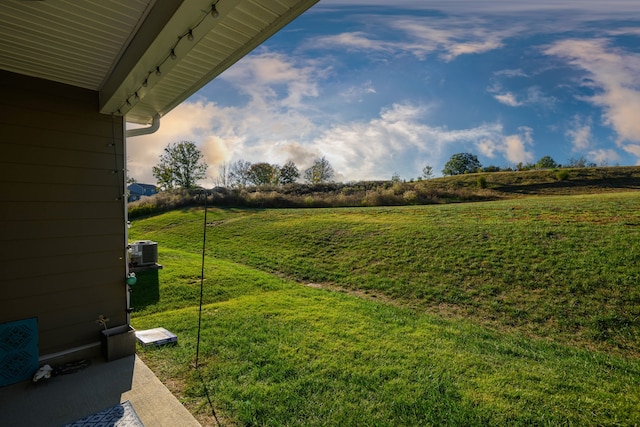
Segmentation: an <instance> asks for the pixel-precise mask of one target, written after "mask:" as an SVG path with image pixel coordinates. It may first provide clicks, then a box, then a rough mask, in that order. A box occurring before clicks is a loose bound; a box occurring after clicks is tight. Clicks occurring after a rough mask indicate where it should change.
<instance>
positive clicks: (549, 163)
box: [536, 156, 558, 169]
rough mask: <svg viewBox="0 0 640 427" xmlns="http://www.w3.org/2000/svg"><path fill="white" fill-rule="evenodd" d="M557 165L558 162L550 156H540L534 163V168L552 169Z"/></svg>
mask: <svg viewBox="0 0 640 427" xmlns="http://www.w3.org/2000/svg"><path fill="white" fill-rule="evenodd" d="M557 167H558V164H557V163H556V161H555V160H553V159H552V158H551V156H544V157H541V158H540V160H538V162H537V163H536V169H554V168H557Z"/></svg>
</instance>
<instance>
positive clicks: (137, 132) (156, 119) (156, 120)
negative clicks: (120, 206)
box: [124, 114, 160, 325]
mask: <svg viewBox="0 0 640 427" xmlns="http://www.w3.org/2000/svg"><path fill="white" fill-rule="evenodd" d="M159 128H160V115H159V114H156V115H155V116H153V119H152V120H151V125H150V126H148V127H146V128H138V129H127V131H126V138H125V143H124V154H125V159H126V158H127V138H133V137H136V136H142V135H149V134H152V133H154V132H155V131H157V130H158V129H159ZM126 173H127V172H126V168H125V177H124V182H125V183H126V182H127V177H126ZM127 203H128V201H127V197H125V198H124V223H125V231H124V233H125V241H126V242H127V249H126V250H127V252H128V251H129V208H128V206H127ZM125 259H126V260H127V261H126V262H125V265H126V277H127V278H128V277H129V261H128V260H129V254H128V253H127V257H126V258H125ZM131 311H132V309H131V286H130V285H129V284H128V283H127V325H131Z"/></svg>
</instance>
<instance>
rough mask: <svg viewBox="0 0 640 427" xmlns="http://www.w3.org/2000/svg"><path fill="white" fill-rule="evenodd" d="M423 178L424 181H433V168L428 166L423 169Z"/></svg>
mask: <svg viewBox="0 0 640 427" xmlns="http://www.w3.org/2000/svg"><path fill="white" fill-rule="evenodd" d="M421 178H424V179H431V178H433V167H431V166H429V165H427V166H425V167H423V168H422V176H421Z"/></svg>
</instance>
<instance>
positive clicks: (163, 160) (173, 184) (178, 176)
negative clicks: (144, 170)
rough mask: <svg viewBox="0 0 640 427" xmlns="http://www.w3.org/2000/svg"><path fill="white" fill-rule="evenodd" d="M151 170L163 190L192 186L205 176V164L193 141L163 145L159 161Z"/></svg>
mask: <svg viewBox="0 0 640 427" xmlns="http://www.w3.org/2000/svg"><path fill="white" fill-rule="evenodd" d="M152 172H153V176H154V177H155V178H156V179H157V180H158V186H159V187H160V188H163V189H165V190H169V189H172V188H193V187H195V186H196V182H198V180H200V179H203V178H204V177H205V176H206V172H207V164H206V163H205V161H204V156H203V154H202V153H201V152H200V150H198V147H197V146H196V144H195V143H193V142H191V141H180V142H175V143H171V144H169V145H167V146H166V147H165V149H164V153H162V155H161V156H160V162H159V163H158V164H157V165H156V166H154V167H153V168H152Z"/></svg>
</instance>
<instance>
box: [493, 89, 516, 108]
mask: <svg viewBox="0 0 640 427" xmlns="http://www.w3.org/2000/svg"><path fill="white" fill-rule="evenodd" d="M493 97H494V98H495V99H496V100H497V101H498V102H500V103H502V104H505V105H508V106H509V107H520V106H522V105H523V102H522V101H518V100H517V99H516V96H515V95H514V94H513V93H511V92H506V93H503V94H496V95H493Z"/></svg>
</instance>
